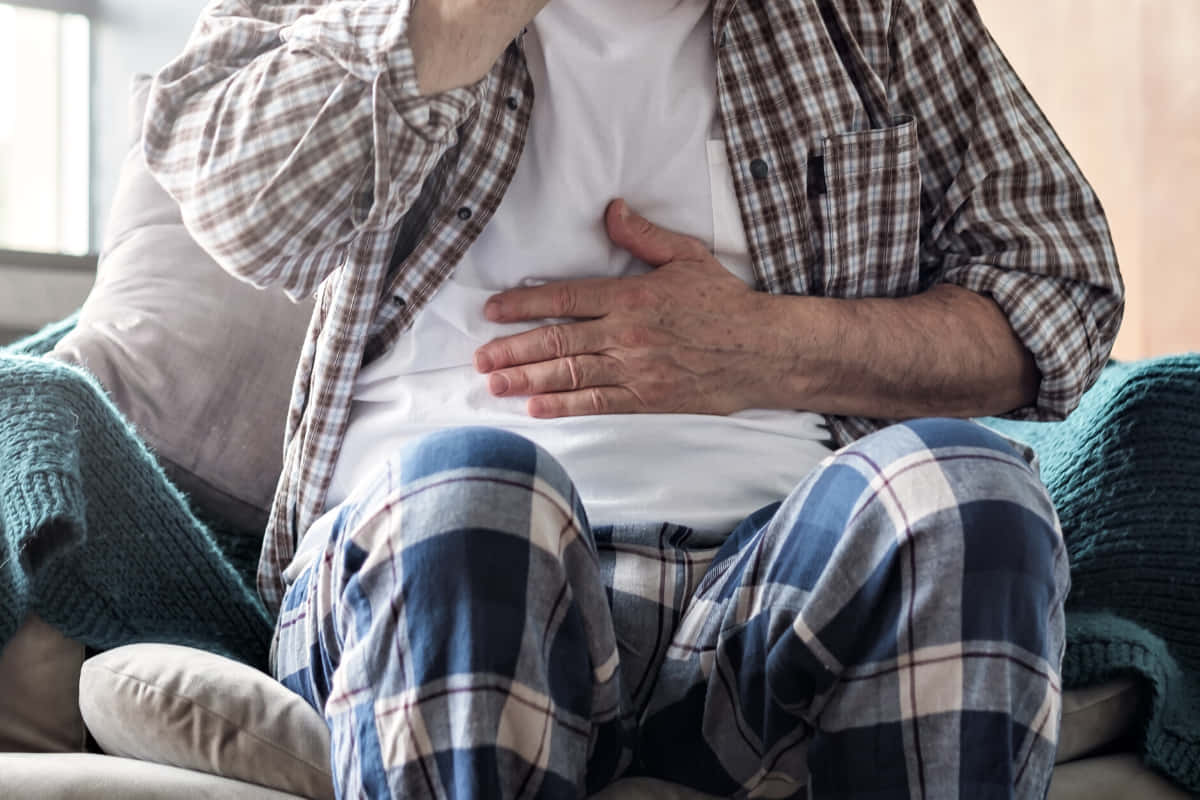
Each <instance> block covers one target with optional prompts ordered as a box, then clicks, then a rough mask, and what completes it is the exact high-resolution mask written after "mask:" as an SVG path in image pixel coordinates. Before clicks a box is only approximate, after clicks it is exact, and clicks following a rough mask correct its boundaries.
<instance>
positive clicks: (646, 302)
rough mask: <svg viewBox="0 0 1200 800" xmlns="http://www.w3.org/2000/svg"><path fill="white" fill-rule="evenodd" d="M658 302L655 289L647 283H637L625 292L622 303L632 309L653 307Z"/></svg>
mask: <svg viewBox="0 0 1200 800" xmlns="http://www.w3.org/2000/svg"><path fill="white" fill-rule="evenodd" d="M657 302H658V298H657V296H656V295H655V294H654V291H653V290H652V289H650V288H649V287H647V286H645V285H640V284H635V285H633V286H629V287H628V288H626V289H625V290H624V292H623V296H622V297H621V304H622V305H624V306H625V307H626V308H630V309H642V308H651V307H653V306H654V304H655V303H657Z"/></svg>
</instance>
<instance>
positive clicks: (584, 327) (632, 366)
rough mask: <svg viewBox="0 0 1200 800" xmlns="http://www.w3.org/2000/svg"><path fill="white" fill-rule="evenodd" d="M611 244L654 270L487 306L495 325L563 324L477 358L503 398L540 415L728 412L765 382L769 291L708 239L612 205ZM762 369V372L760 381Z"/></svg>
mask: <svg viewBox="0 0 1200 800" xmlns="http://www.w3.org/2000/svg"><path fill="white" fill-rule="evenodd" d="M605 224H606V226H607V228H608V234H609V237H610V238H611V239H612V241H613V242H614V243H615V244H617V245H618V246H620V247H622V248H624V249H626V250H628V251H629V252H630V253H632V254H633V255H634V256H636V257H637V258H639V259H641V260H642V261H644V262H646V263H647V264H649V265H650V266H651V267H653V268H654V269H652V270H651V271H650V272H648V273H646V274H645V275H638V276H634V277H627V278H610V279H585V280H570V281H561V282H557V283H550V284H546V285H544V286H538V287H535V288H522V289H512V290H510V291H506V292H502V293H500V294H497V295H495V296H494V297H492V298H491V299H490V300H489V301H488V303H487V305H486V306H485V308H484V314H485V316H486V317H487V318H488V319H489V320H491V321H492V322H525V321H531V320H543V319H550V318H565V319H568V320H572V321H570V322H565V323H559V324H547V325H544V326H542V327H540V328H535V329H534V330H531V331H528V332H525V333H520V334H517V335H515V336H508V337H504V338H500V339H496V340H494V341H492V342H489V343H488V344H486V345H484V346H483V347H481V348H479V350H477V351H476V353H475V366H476V368H477V369H478V370H479V371H480V372H482V373H485V374H487V375H488V376H489V377H488V388H489V390H490V391H491V392H492V394H494V395H496V396H498V397H512V396H528V397H529V398H530V399H529V405H528V408H529V414H530V415H531V416H533V417H542V418H549V417H567V416H581V415H587V414H629V413H642V412H652V413H685V414H731V413H733V412H735V411H740V410H742V409H745V408H750V407H752V406H753V405H754V404H753V401H752V399H751V398H752V397H754V396H755V393H756V387H757V386H758V384H761V383H762V382H763V381H764V380H766V379H767V376H766V375H764V374H761V372H762V370H761V369H756V367H755V362H756V361H757V360H758V359H757V358H756V355H757V354H756V352H755V350H756V339H755V336H754V333H755V331H756V330H758V329H760V328H761V326H762V325H763V318H762V315H761V310H762V308H761V304H762V302H763V299H764V298H765V297H766V296H765V295H763V294H761V293H759V292H756V291H754V290H753V289H751V288H750V287H749V286H747V285H746V284H745V283H744V282H743V281H741V280H740V279H739V278H737V277H736V276H735V275H733V274H732V273H730V272H729V270H727V269H726V268H725V267H724V266H722V264H721V263H720V262H719V261H717V259H716V258H714V257H713V255H712V253H710V252H709V250H708V248H707V247H706V246H705V245H704V243H703V242H701V241H699V240H698V239H694V238H692V237H690V236H683V235H681V234H678V233H674V232H671V231H668V230H664V229H662V228H659V227H658V226H656V225H654V224H653V223H651V222H649V221H648V220H646V219H644V218H642V217H641V216H639V215H637V214H635V213H633V212H632V211H630V210H629V207H628V206H627V205H626V204H625V202H624V201H623V200H615V201H613V202H612V203H611V204H609V206H608V210H607V211H606V212H605ZM756 373H759V374H756Z"/></svg>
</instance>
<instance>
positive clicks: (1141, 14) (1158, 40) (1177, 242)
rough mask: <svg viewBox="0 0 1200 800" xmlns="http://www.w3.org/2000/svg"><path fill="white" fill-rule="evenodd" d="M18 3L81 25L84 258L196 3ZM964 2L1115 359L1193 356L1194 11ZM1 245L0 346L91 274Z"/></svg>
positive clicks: (1197, 295) (59, 310)
mask: <svg viewBox="0 0 1200 800" xmlns="http://www.w3.org/2000/svg"><path fill="white" fill-rule="evenodd" d="M11 1H12V0H10V2H11ZM21 1H22V2H25V3H26V4H37V3H38V2H41V4H42V5H47V6H49V7H55V6H56V5H57V6H59V7H63V6H65V7H71V6H72V5H78V6H79V7H81V8H86V9H87V10H88V13H90V14H91V15H92V18H93V19H92V33H91V41H92V44H91V46H92V53H91V59H90V63H91V76H90V84H91V91H92V100H91V102H92V106H91V113H90V118H91V124H90V130H91V144H90V155H91V158H90V174H91V190H90V192H89V193H88V197H87V203H88V207H89V208H90V211H91V214H90V219H91V230H90V233H89V235H88V237H87V238H88V242H89V243H90V245H91V248H90V249H91V250H93V251H94V250H95V249H96V247H97V246H98V245H99V238H100V233H101V231H102V230H103V222H104V220H105V218H106V216H107V212H108V206H109V200H110V198H111V196H112V192H113V187H114V184H115V180H116V173H117V171H118V169H119V167H120V163H121V159H122V158H123V156H124V154H125V151H126V144H127V133H128V132H127V125H126V113H125V105H126V103H125V101H126V95H127V87H128V83H129V78H130V76H131V75H132V74H133V73H135V72H152V71H154V70H155V69H157V68H158V67H159V66H160V65H162V64H163V63H165V62H166V61H167V60H169V59H170V58H171V57H172V56H173V55H174V54H175V53H176V52H177V51H178V50H179V48H180V47H182V45H183V43H184V41H185V40H186V38H187V35H188V32H189V31H190V29H191V25H192V23H193V21H194V19H195V17H196V15H197V13H198V12H199V10H200V8H201V7H202V6H203V4H204V3H203V0H151V1H150V2H147V0H21ZM976 2H977V4H978V6H979V9H980V12H981V13H982V15H983V17H984V19H985V20H986V22H987V23H988V25H989V27H990V28H991V29H992V32H993V34H994V35H995V37H996V39H997V41H998V42H999V43H1000V45H1001V47H1002V49H1003V50H1004V51H1005V53H1006V54H1007V55H1008V57H1009V59H1010V60H1011V61H1012V63H1013V65H1014V66H1015V67H1016V68H1017V71H1018V72H1019V73H1020V74H1021V75H1022V77H1023V78H1024V80H1025V82H1026V83H1027V84H1028V86H1029V87H1030V89H1031V90H1032V92H1033V94H1034V96H1035V97H1036V98H1037V99H1038V102H1039V103H1040V104H1041V105H1042V107H1043V109H1044V110H1045V111H1046V113H1047V115H1048V116H1049V117H1050V119H1051V121H1052V122H1053V123H1054V124H1055V126H1056V127H1057V129H1058V130H1059V133H1060V134H1061V135H1062V138H1063V140H1064V141H1065V142H1066V144H1067V146H1068V147H1069V148H1070V150H1071V152H1072V153H1073V154H1074V155H1075V157H1076V159H1077V160H1078V161H1079V162H1080V164H1081V165H1082V167H1083V170H1084V173H1085V174H1086V175H1087V176H1088V178H1089V179H1090V180H1091V182H1092V184H1093V185H1094V186H1095V188H1096V190H1097V192H1098V194H1099V195H1100V198H1101V200H1102V201H1103V203H1104V205H1105V208H1106V210H1107V211H1108V214H1109V218H1110V221H1111V223H1112V228H1113V236H1114V241H1115V243H1116V246H1117V251H1118V254H1119V255H1120V258H1121V264H1122V268H1123V271H1124V275H1125V280H1126V283H1127V287H1128V309H1127V311H1126V317H1125V325H1124V328H1123V329H1122V332H1121V337H1120V339H1119V340H1118V343H1117V348H1116V355H1117V356H1118V357H1120V358H1140V357H1144V356H1150V355H1156V354H1164V353H1171V352H1180V351H1186V350H1200V309H1198V308H1197V306H1198V305H1200V256H1197V245H1196V242H1195V238H1196V233H1197V229H1198V228H1200V0H976ZM0 66H2V65H0ZM3 78H4V76H3V75H0V81H3ZM3 97H4V95H3V91H2V90H0V102H2V101H3ZM2 213H3V211H2V209H0V214H2ZM5 247H6V245H5V244H4V243H3V242H0V339H2V338H3V337H4V336H5V335H9V336H11V335H13V332H14V331H17V330H24V329H28V328H31V327H36V326H37V325H38V324H40V323H42V322H44V321H48V320H51V319H55V318H57V317H60V316H62V315H63V314H65V313H67V312H68V311H69V310H71V309H73V308H74V307H76V306H77V305H78V304H79V302H80V301H81V300H82V298H83V297H84V296H85V295H86V292H87V289H88V286H89V285H90V277H89V274H88V272H87V270H88V269H89V263H93V262H89V261H88V260H87V259H86V258H85V259H82V260H79V261H74V262H70V263H71V265H72V267H73V268H72V269H61V268H57V269H56V268H52V267H51V266H48V265H44V264H30V263H28V262H29V259H28V258H22V259H18V258H12V257H9V258H7V259H6V257H5V254H4V253H3V249H4V248H5ZM6 260H7V261H8V262H10V263H9V264H8V265H5V263H4V262H5V261H6ZM12 262H20V264H19V266H14V265H13V263H12ZM6 331H7V332H8V333H7V334H6Z"/></svg>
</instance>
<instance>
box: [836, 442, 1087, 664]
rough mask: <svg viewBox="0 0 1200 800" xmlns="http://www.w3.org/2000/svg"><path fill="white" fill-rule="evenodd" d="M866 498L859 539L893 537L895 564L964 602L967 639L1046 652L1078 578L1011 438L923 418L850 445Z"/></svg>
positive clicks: (1044, 494) (1041, 489)
mask: <svg viewBox="0 0 1200 800" xmlns="http://www.w3.org/2000/svg"><path fill="white" fill-rule="evenodd" d="M845 456H846V457H847V458H848V459H850V460H851V461H855V462H856V463H855V466H854V471H855V472H856V473H857V474H858V475H859V476H860V480H862V481H863V485H864V487H865V495H866V497H867V498H868V499H867V500H866V501H865V502H863V503H862V505H860V508H859V513H860V514H861V515H862V519H863V522H864V523H865V524H862V525H858V526H856V527H857V534H858V535H860V536H867V537H868V538H871V537H874V538H872V542H873V543H874V544H875V545H876V546H879V545H881V544H882V542H881V541H880V539H879V535H880V532H882V534H883V536H884V538H887V539H891V540H892V541H894V542H895V543H896V544H895V548H896V550H895V553H896V556H898V557H896V558H894V559H892V561H891V563H892V564H893V566H894V569H895V570H896V571H898V572H906V571H909V572H910V571H913V570H915V571H916V574H915V575H907V576H906V579H907V580H909V581H911V580H912V579H913V578H916V579H917V582H918V583H925V582H933V583H935V584H936V585H939V586H944V587H945V588H946V589H947V590H948V591H950V592H952V593H960V596H961V598H962V607H961V614H962V631H963V637H964V639H965V640H978V641H1009V642H1013V643H1016V644H1020V645H1021V646H1022V647H1024V648H1025V649H1027V650H1029V651H1031V652H1035V653H1038V654H1040V655H1045V656H1046V657H1047V658H1053V656H1054V654H1053V653H1049V652H1046V650H1047V648H1048V647H1050V648H1051V649H1053V647H1052V644H1051V643H1053V642H1055V641H1057V640H1058V639H1059V638H1061V632H1059V633H1057V634H1056V633H1055V632H1054V631H1055V629H1056V628H1059V627H1061V622H1062V620H1061V613H1062V611H1061V610H1062V603H1063V601H1064V599H1065V596H1066V593H1067V590H1068V588H1069V585H1070V578H1069V572H1068V564H1067V557H1066V550H1065V545H1064V543H1063V540H1062V532H1061V529H1060V527H1059V523H1058V517H1057V514H1056V513H1055V511H1054V507H1053V503H1052V501H1051V499H1050V496H1049V493H1048V491H1047V490H1046V487H1045V485H1044V484H1043V483H1042V482H1041V480H1040V478H1039V477H1038V475H1037V472H1036V470H1035V469H1034V468H1033V467H1032V466H1030V465H1029V464H1028V463H1027V462H1026V461H1025V459H1024V458H1023V457H1022V456H1021V454H1020V453H1018V452H1017V450H1016V449H1014V447H1013V446H1012V445H1011V444H1010V443H1009V442H1008V440H1006V439H1004V438H1003V437H1001V436H999V435H998V434H996V433H994V432H993V431H991V430H989V429H987V428H984V427H983V426H980V425H977V424H975V423H971V422H967V421H963V420H951V419H926V420H915V421H912V422H906V423H902V424H900V425H895V426H892V427H890V428H887V429H885V430H883V431H880V432H879V433H876V434H874V435H872V436H870V437H867V438H865V439H863V440H861V442H859V443H856V444H854V445H852V446H851V447H849V448H847V449H846V451H845Z"/></svg>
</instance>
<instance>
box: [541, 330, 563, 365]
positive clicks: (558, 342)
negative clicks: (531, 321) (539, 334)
mask: <svg viewBox="0 0 1200 800" xmlns="http://www.w3.org/2000/svg"><path fill="white" fill-rule="evenodd" d="M543 330H544V331H545V334H544V336H545V338H546V348H547V351H548V352H549V353H550V355H551V357H553V358H562V357H564V356H566V355H567V353H568V350H567V334H566V331H565V330H563V327H562V326H561V325H550V326H547V327H546V328H544V329H543Z"/></svg>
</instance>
